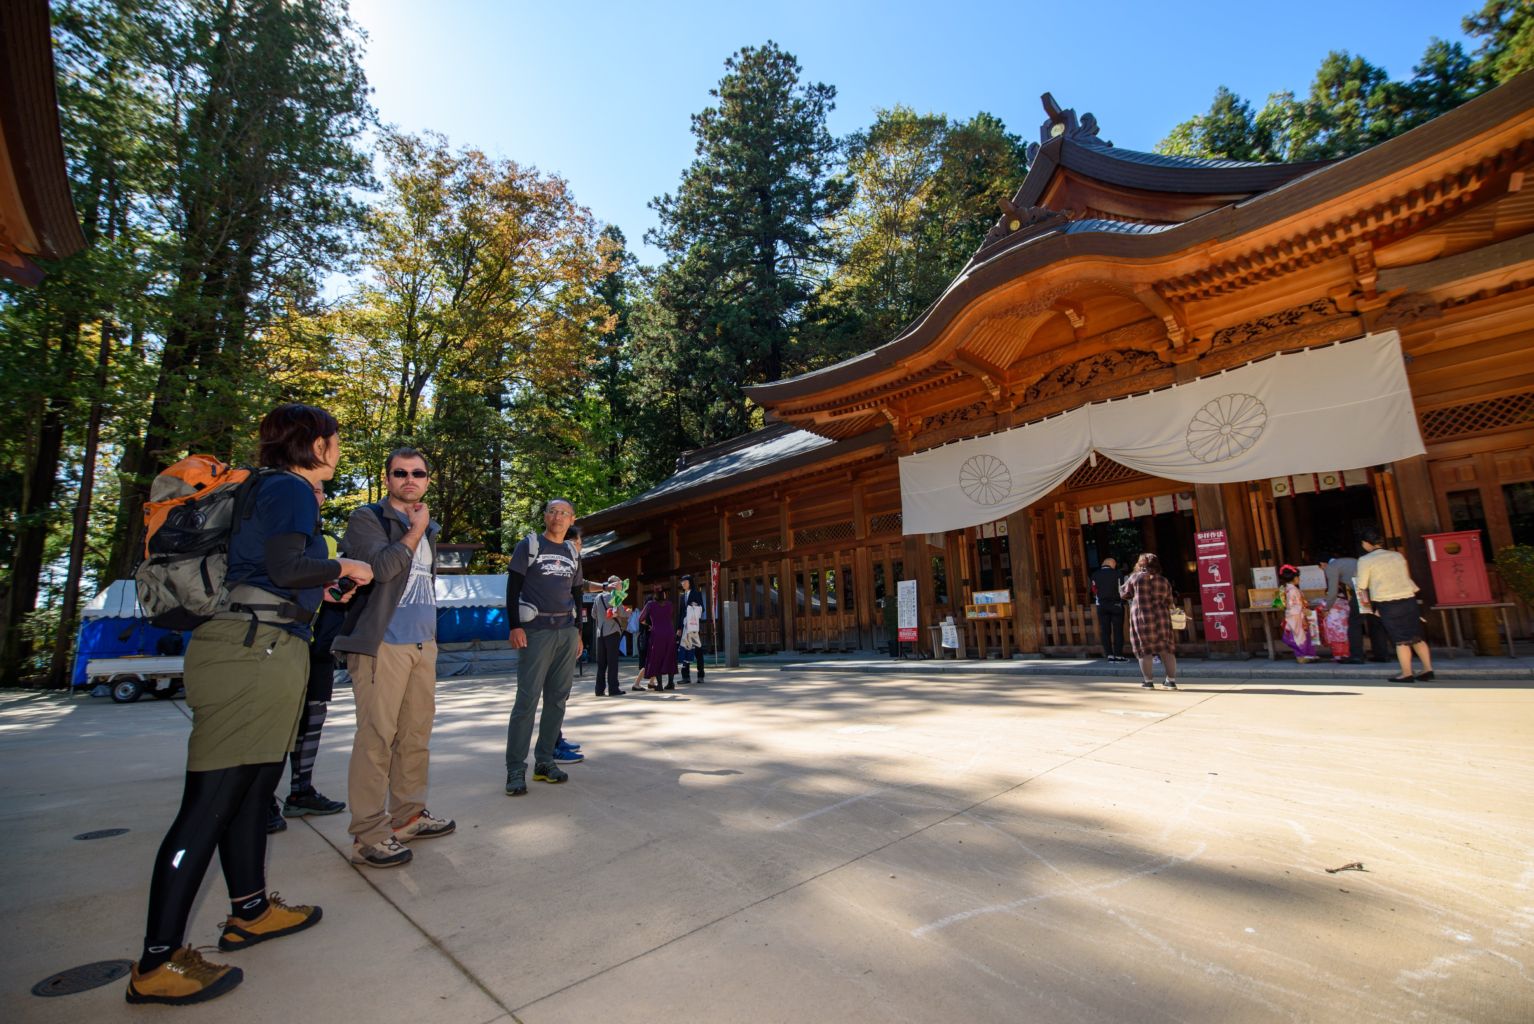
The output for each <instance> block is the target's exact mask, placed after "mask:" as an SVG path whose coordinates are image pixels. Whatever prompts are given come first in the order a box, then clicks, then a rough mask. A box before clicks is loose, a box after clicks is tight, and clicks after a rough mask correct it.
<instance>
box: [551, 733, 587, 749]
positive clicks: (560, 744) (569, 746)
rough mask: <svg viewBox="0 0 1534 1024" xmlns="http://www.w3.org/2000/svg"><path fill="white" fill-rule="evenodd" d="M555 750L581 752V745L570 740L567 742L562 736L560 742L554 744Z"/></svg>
mask: <svg viewBox="0 0 1534 1024" xmlns="http://www.w3.org/2000/svg"><path fill="white" fill-rule="evenodd" d="M554 749H555V750H579V749H581V745H580V744H579V743H571V742H570V741H569V740H567V739H565V738H564V737H563V736H561V737H560V738H559V742H558V743H556V744H554Z"/></svg>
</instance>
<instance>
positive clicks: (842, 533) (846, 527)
mask: <svg viewBox="0 0 1534 1024" xmlns="http://www.w3.org/2000/svg"><path fill="white" fill-rule="evenodd" d="M855 536H857V529H856V528H855V527H854V526H853V525H852V521H851V520H848V521H847V522H845V523H831V524H830V525H829V526H806V527H804V528H803V529H802V530H795V531H794V545H795V546H796V547H805V546H808V545H810V544H826V543H830V542H832V541H838V540H852V538H853V537H855Z"/></svg>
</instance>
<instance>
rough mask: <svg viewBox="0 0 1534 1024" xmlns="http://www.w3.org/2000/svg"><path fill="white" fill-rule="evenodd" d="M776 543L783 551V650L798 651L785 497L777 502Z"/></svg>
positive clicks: (796, 596) (780, 578)
mask: <svg viewBox="0 0 1534 1024" xmlns="http://www.w3.org/2000/svg"><path fill="white" fill-rule="evenodd" d="M778 542H779V544H780V545H781V546H782V549H783V557H782V558H780V559H778V597H779V601H778V608H779V611H780V612H781V613H782V618H783V649H784V650H785V651H793V650H797V649H798V638H797V637H796V636H795V634H794V616H795V615H796V614H797V612H798V606H799V588H798V585H797V581H796V580H795V579H794V560H793V557H792V555H791V554H790V553H791V552H792V551H793V550H794V531H793V529H792V528H790V526H789V522H788V496H787V495H784V496H783V498H782V500H781V501H779V502H778ZM806 599H808V595H806Z"/></svg>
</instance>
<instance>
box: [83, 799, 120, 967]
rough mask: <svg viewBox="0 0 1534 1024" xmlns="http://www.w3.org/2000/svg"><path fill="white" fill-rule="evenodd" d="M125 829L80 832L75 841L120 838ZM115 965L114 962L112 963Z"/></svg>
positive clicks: (100, 829)
mask: <svg viewBox="0 0 1534 1024" xmlns="http://www.w3.org/2000/svg"><path fill="white" fill-rule="evenodd" d="M127 831H128V830H127V829H125V828H98V829H97V830H96V831H94V832H81V833H80V834H79V835H77V836H75V838H76V839H110V838H111V837H112V836H120V835H123V834H125V833H126V832H127ZM112 962H113V963H116V961H115V960H114V961H112Z"/></svg>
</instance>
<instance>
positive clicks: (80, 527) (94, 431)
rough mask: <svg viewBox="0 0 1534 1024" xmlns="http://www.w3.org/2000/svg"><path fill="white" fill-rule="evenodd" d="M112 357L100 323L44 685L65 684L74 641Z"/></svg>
mask: <svg viewBox="0 0 1534 1024" xmlns="http://www.w3.org/2000/svg"><path fill="white" fill-rule="evenodd" d="M111 360H112V330H111V328H110V327H109V326H108V325H107V324H102V325H101V346H100V348H99V349H98V350H97V352H96V381H95V389H94V391H93V393H92V395H91V414H90V419H89V421H88V422H87V423H86V426H85V458H84V464H83V465H82V466H81V467H80V494H79V497H78V498H76V499H75V515H74V525H73V528H72V530H71V532H70V535H69V568H68V569H67V570H66V572H65V574H64V606H63V608H62V609H60V612H59V632H58V635H57V636H55V637H54V638H53V658H52V660H51V661H50V662H49V664H48V686H49V688H50V689H55V690H62V689H65V688H67V687H68V686H69V684H70V678H69V651H70V648H71V646H72V645H73V643H74V635H75V621H76V617H77V616H78V614H79V610H80V577H81V575H82V573H83V570H84V563H85V533H86V528H87V526H88V525H89V523H90V515H91V492H92V491H93V490H94V488H95V483H96V449H97V447H98V446H99V444H100V441H101V415H102V403H103V401H104V399H105V397H106V389H107V366H108V365H109V364H110V363H111Z"/></svg>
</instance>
